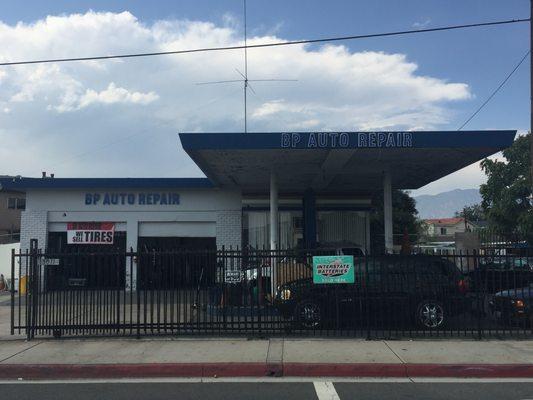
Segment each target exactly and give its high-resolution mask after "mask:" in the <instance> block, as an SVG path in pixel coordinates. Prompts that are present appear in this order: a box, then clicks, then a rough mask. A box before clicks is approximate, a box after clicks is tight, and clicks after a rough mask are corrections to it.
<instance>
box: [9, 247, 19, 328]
mask: <svg viewBox="0 0 533 400" xmlns="http://www.w3.org/2000/svg"><path fill="white" fill-rule="evenodd" d="M10 292H11V334H12V335H14V334H15V249H11V288H10ZM19 307H20V304H19ZM19 322H20V321H19Z"/></svg>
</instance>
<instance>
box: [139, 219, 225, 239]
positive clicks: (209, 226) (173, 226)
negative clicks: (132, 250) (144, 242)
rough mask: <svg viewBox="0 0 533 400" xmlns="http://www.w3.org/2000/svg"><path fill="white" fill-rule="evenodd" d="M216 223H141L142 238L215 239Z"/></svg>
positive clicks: (140, 234) (140, 232) (140, 233)
mask: <svg viewBox="0 0 533 400" xmlns="http://www.w3.org/2000/svg"><path fill="white" fill-rule="evenodd" d="M215 228H216V226H215V222H141V223H140V224H139V236H141V237H215V236H216V229H215Z"/></svg>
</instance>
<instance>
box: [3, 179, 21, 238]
mask: <svg viewBox="0 0 533 400" xmlns="http://www.w3.org/2000/svg"><path fill="white" fill-rule="evenodd" d="M0 178H7V177H6V176H0ZM25 208H26V194H25V193H24V192H18V191H12V190H3V189H2V188H1V187H0V243H13V242H19V241H20V213H21V212H22V211H23V210H24V209H25Z"/></svg>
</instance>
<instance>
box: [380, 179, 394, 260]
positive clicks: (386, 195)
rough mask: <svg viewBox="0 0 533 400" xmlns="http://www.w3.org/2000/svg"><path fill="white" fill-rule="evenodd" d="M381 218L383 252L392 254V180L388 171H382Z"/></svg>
mask: <svg viewBox="0 0 533 400" xmlns="http://www.w3.org/2000/svg"><path fill="white" fill-rule="evenodd" d="M383 219H384V221H383V226H384V231H385V232H384V233H385V253H387V254H392V253H393V251H394V243H393V236H392V182H391V176H390V172H389V171H384V172H383Z"/></svg>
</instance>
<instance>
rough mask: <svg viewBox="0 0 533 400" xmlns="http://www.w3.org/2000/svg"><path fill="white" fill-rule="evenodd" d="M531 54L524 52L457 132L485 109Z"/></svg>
mask: <svg viewBox="0 0 533 400" xmlns="http://www.w3.org/2000/svg"><path fill="white" fill-rule="evenodd" d="M530 52H531V50H528V51H527V52H526V54H524V56H523V57H522V59H521V60H520V62H519V63H518V64H516V65H515V67H514V68H513V70H512V71H511V72H510V73H509V74H508V75H507V76H506V77H505V79H504V80H503V81H502V83H500V85H499V86H498V87H497V88H496V89H495V90H494V91H493V92H492V93H491V95H490V96H489V97H487V100H485V101H484V102H483V103H482V104H481V105H480V106H479V107H478V108H477V110H476V111H475V112H474V113H473V114H472V115H471V116H470V117H469V118H468V119H467V120H466V121H465V122H464V123H463V125H461V126H460V127H459V129H457V130H458V131H460V130H461V129H463V128H464V127H465V126H466V124H468V123H469V122H470V121H471V120H472V119H473V118H474V117H475V116H476V115H477V113H479V112H480V111H481V110H482V109H483V107H485V106H486V105H487V104H488V102H489V101H491V100H492V98H493V97H494V96H495V95H496V93H498V92H499V91H500V89H501V88H502V87H503V86H504V85H505V84H506V83H507V81H508V80H509V79H510V78H511V76H513V74H514V73H515V72H516V70H517V69H518V68H520V66H521V65H522V63H523V62H524V61H525V60H526V58H527V57H528V56H529V53H530Z"/></svg>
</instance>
